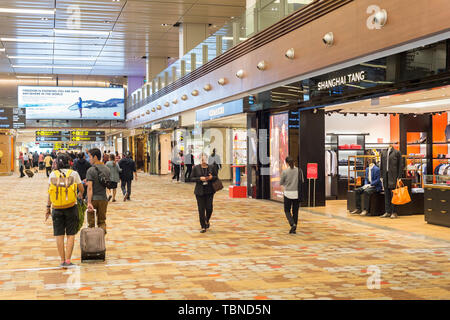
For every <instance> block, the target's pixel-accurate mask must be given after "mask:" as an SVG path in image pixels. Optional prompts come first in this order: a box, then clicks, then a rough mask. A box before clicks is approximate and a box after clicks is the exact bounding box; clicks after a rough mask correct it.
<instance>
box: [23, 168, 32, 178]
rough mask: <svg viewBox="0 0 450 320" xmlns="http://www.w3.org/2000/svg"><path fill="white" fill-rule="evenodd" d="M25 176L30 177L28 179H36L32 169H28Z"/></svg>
mask: <svg viewBox="0 0 450 320" xmlns="http://www.w3.org/2000/svg"><path fill="white" fill-rule="evenodd" d="M25 174H26V175H27V176H28V178H33V177H34V173H33V171H31V170H30V169H26V170H25Z"/></svg>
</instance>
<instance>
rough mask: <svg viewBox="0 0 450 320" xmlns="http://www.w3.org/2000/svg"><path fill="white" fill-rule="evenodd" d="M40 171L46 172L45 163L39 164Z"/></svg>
mask: <svg viewBox="0 0 450 320" xmlns="http://www.w3.org/2000/svg"><path fill="white" fill-rule="evenodd" d="M39 170H45V164H44V163H43V162H41V163H39Z"/></svg>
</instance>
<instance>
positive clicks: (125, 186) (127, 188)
mask: <svg viewBox="0 0 450 320" xmlns="http://www.w3.org/2000/svg"><path fill="white" fill-rule="evenodd" d="M131 181H132V180H120V187H121V188H122V193H123V195H124V196H125V195H126V196H127V198H129V197H130V195H131Z"/></svg>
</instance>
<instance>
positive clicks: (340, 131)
mask: <svg viewBox="0 0 450 320" xmlns="http://www.w3.org/2000/svg"><path fill="white" fill-rule="evenodd" d="M324 110H325V133H326V138H325V169H324V170H325V180H326V181H325V185H326V187H325V189H326V191H325V192H326V199H327V206H328V205H329V204H332V205H333V206H337V207H342V208H341V209H342V210H339V211H340V212H344V214H345V212H347V209H349V210H350V211H354V210H351V209H353V208H355V206H356V204H355V199H354V198H355V192H357V191H358V190H361V189H360V188H363V187H364V186H365V185H367V184H368V183H367V182H368V178H369V177H368V176H367V172H368V168H369V167H372V166H373V165H375V166H376V167H378V168H380V167H381V166H382V163H381V161H382V159H383V156H382V155H383V153H386V152H387V150H388V148H390V147H391V148H393V149H396V150H398V151H399V152H400V154H401V169H399V170H401V172H400V173H399V174H400V178H401V179H402V182H403V183H404V184H405V185H406V186H407V187H408V190H409V193H410V195H411V198H412V201H411V202H410V203H409V204H406V205H402V206H397V207H396V211H397V213H398V215H399V216H400V215H405V216H406V215H415V214H417V215H420V214H422V215H423V214H425V215H426V220H427V210H431V211H428V212H431V213H433V212H434V211H436V210H437V209H436V208H437V207H436V206H437V204H436V203H433V204H431V203H427V201H426V199H427V198H429V199H433V198H435V197H427V196H426V193H427V189H428V188H432V187H434V188H435V187H438V188H441V189H442V190H443V192H444V190H447V189H446V188H448V186H450V150H449V146H450V115H449V111H450V86H445V87H439V88H433V89H428V90H421V91H415V92H409V93H405V94H397V95H391V96H384V97H379V98H372V99H365V100H361V101H357V102H351V103H346V104H340V105H333V106H329V107H325V108H324ZM386 165H387V161H386ZM388 170H389V169H388ZM370 171H371V173H372V169H370ZM366 187H367V186H366ZM384 192H385V190H380V192H377V193H379V194H381V196H378V195H375V196H371V198H370V199H368V201H370V203H369V205H367V209H369V213H368V214H369V215H376V216H379V215H382V214H384V213H385V211H386V208H385V203H384V200H382V198H384V195H383V194H384ZM448 192H449V193H448V194H447V193H445V194H446V196H448V197H449V198H448V199H445V201H443V202H441V204H446V203H448V201H450V190H448ZM424 194H425V196H424ZM443 194H444V193H443ZM341 200H342V201H341ZM431 202H433V201H431ZM432 206H434V207H432ZM440 208H441V207H440ZM362 209H364V208H362ZM441 209H442V210H440V211H442V212H444V211H447V210H448V209H449V208H447V207H446V208H443V207H442V208H441ZM447 216H448V215H447ZM435 220H436V219H434V218H431V220H430V221H435ZM427 221H428V220H427ZM438 221H439V224H441V225H445V224H446V223H448V226H450V220H449V221H448V222H445V221H446V219H443V215H442V214H441V216H440V217H439V219H438Z"/></svg>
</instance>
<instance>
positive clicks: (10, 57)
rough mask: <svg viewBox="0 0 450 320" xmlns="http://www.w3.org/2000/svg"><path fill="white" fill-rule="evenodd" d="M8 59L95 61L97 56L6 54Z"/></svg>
mask: <svg viewBox="0 0 450 320" xmlns="http://www.w3.org/2000/svg"><path fill="white" fill-rule="evenodd" d="M7 57H8V58H9V59H24V60H66V61H95V60H97V58H91V57H53V56H48V57H36V56H7Z"/></svg>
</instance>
